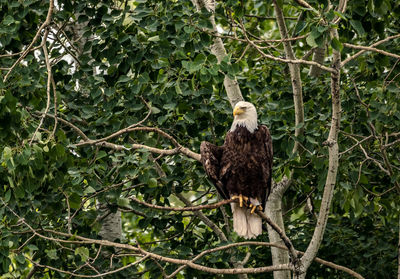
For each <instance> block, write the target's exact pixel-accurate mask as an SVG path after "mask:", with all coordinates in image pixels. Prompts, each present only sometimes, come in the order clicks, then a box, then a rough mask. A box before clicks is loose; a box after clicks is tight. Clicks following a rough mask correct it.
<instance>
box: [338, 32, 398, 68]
mask: <svg viewBox="0 0 400 279" xmlns="http://www.w3.org/2000/svg"><path fill="white" fill-rule="evenodd" d="M397 38H400V34H397V35H394V36H390V37H387V38H385V39H383V40H380V41H378V42H376V43H374V44H372V45H370V47H372V48H373V47H376V46H379V45H380V44H383V43H385V42H387V41H389V40H392V39H397ZM365 52H366V50H364V49H363V50H360V51H359V52H357V53H356V54H354V55H352V56H350V57H347V58H346V59H345V60H343V61H342V62H341V63H340V68H343V66H344V65H346V64H347V63H348V62H350V61H351V60H354V59H356V58H357V57H358V56H360V55H361V54H363V53H365Z"/></svg>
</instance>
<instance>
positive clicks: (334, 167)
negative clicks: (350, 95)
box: [298, 29, 341, 279]
mask: <svg viewBox="0 0 400 279" xmlns="http://www.w3.org/2000/svg"><path fill="white" fill-rule="evenodd" d="M331 35H332V37H333V38H336V39H338V38H339V35H338V32H337V30H336V29H332V30H331ZM332 68H333V69H335V70H336V73H332V74H331V96H332V119H331V127H330V130H329V135H328V138H327V140H326V141H325V142H324V144H325V145H327V146H328V149H329V165H328V174H327V177H326V181H325V187H324V194H323V196H322V201H321V207H320V210H319V214H318V219H317V225H316V227H315V229H314V234H313V237H312V239H311V241H310V244H309V245H308V247H307V250H306V251H305V253H304V255H303V256H302V257H301V270H300V273H299V277H298V278H301V279H303V278H304V279H305V278H306V272H307V269H308V267H309V266H310V265H311V263H312V261H313V260H314V258H315V257H316V255H317V252H318V250H319V247H320V245H321V242H322V239H323V236H324V232H325V228H326V224H327V222H328V215H329V210H330V206H331V202H332V197H333V190H334V188H335V184H336V178H337V172H338V168H339V145H338V134H339V128H340V116H341V112H340V111H341V101H340V52H338V51H336V50H333V61H332Z"/></svg>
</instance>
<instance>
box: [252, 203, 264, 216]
mask: <svg viewBox="0 0 400 279" xmlns="http://www.w3.org/2000/svg"><path fill="white" fill-rule="evenodd" d="M249 207H250V208H251V211H250V213H251V214H252V213H254V211H256V209H258V210H260V211H263V207H262V206H261V205H254V204H252V203H250V205H249Z"/></svg>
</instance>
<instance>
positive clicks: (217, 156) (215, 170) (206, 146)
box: [200, 141, 229, 199]
mask: <svg viewBox="0 0 400 279" xmlns="http://www.w3.org/2000/svg"><path fill="white" fill-rule="evenodd" d="M222 153H223V147H222V146H216V145H214V144H212V143H209V142H207V141H203V142H202V143H201V145H200V154H201V163H202V164H203V167H204V170H205V171H206V173H207V175H208V177H209V178H210V179H211V180H212V181H213V182H214V185H215V187H216V188H217V191H218V193H219V194H220V195H221V196H222V198H224V199H229V194H228V192H227V190H226V188H225V186H224V185H223V184H222V182H221V180H220V177H219V173H220V167H221V166H220V161H221V157H222Z"/></svg>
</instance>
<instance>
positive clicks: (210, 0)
mask: <svg viewBox="0 0 400 279" xmlns="http://www.w3.org/2000/svg"><path fill="white" fill-rule="evenodd" d="M192 2H193V4H194V5H195V6H196V8H197V10H200V9H201V8H202V7H205V8H206V9H207V10H208V11H210V12H212V13H213V14H212V15H211V16H210V18H209V20H210V22H211V24H212V27H213V29H212V31H213V33H215V34H218V33H219V32H218V29H217V25H216V23H215V18H214V9H215V0H193V1H192ZM211 53H212V54H214V55H215V57H217V60H218V63H220V62H221V61H222V59H224V57H225V56H226V55H227V53H226V49H225V46H224V43H223V42H222V39H221V38H220V37H217V36H215V37H214V44H213V45H212V46H211ZM224 87H225V91H226V95H227V96H228V100H229V102H230V104H231V106H232V108H233V107H234V106H235V105H236V103H237V102H239V101H243V96H242V92H241V91H240V87H239V83H238V82H237V80H236V79H231V78H229V77H228V76H227V75H225V78H224Z"/></svg>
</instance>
